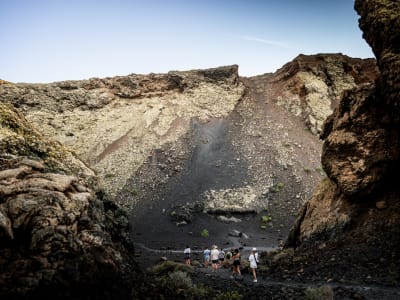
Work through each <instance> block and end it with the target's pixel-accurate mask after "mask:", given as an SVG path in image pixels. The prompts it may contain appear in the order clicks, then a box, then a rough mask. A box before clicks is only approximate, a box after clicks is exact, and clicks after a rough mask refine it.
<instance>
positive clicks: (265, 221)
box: [261, 215, 272, 224]
mask: <svg viewBox="0 0 400 300" xmlns="http://www.w3.org/2000/svg"><path fill="white" fill-rule="evenodd" d="M271 221H272V217H271V216H265V215H264V216H262V217H261V222H263V223H264V224H265V223H268V222H271Z"/></svg>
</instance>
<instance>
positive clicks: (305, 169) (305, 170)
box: [303, 168, 311, 174]
mask: <svg viewBox="0 0 400 300" xmlns="http://www.w3.org/2000/svg"><path fill="white" fill-rule="evenodd" d="M303 170H304V172H306V173H308V174H310V173H311V169H310V168H304V169H303Z"/></svg>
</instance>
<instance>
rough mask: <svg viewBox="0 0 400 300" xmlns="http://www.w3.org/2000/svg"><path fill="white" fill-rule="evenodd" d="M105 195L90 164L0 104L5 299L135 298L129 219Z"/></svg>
mask: <svg viewBox="0 0 400 300" xmlns="http://www.w3.org/2000/svg"><path fill="white" fill-rule="evenodd" d="M102 194H103V192H102V190H101V189H100V187H99V185H98V181H97V177H96V174H95V173H94V172H93V171H92V170H91V169H90V168H89V167H87V165H85V164H84V163H83V162H82V161H80V160H79V159H78V158H76V156H75V155H74V154H73V153H72V152H71V151H69V150H68V149H67V148H65V147H64V146H62V145H61V144H59V143H58V142H54V141H51V140H49V139H46V138H44V137H43V136H42V135H41V134H40V133H39V132H38V131H37V130H35V129H34V128H33V127H32V126H31V125H30V124H29V123H28V122H27V120H26V119H25V118H24V116H23V115H22V114H21V113H20V112H18V110H16V109H15V108H14V107H12V105H10V104H4V103H0V245H1V247H0V270H1V272H0V297H1V298H2V299H3V298H4V299H6V298H8V299H10V298H12V297H15V298H20V297H21V298H22V297H24V298H25V299H29V298H35V297H45V298H46V297H49V296H50V295H51V296H52V297H54V298H56V297H62V298H63V297H67V296H68V295H69V296H70V297H72V298H75V299H78V298H81V299H84V298H85V297H86V296H88V295H90V294H88V293H91V296H93V297H94V298H96V295H94V294H93V293H94V290H98V291H99V293H102V292H103V295H104V292H105V291H107V290H108V291H109V292H111V291H113V290H114V292H116V293H117V294H119V293H121V294H123V293H124V292H126V293H128V294H130V291H127V290H126V287H125V290H124V285H123V284H121V283H122V282H124V281H125V280H126V278H123V271H122V269H125V271H126V272H128V270H129V269H132V267H133V266H132V265H131V266H130V263H131V262H132V261H131V260H130V258H129V255H128V251H129V250H132V248H131V246H130V244H131V243H130V242H129V236H128V219H127V216H126V214H125V213H124V211H122V210H121V209H119V208H118V207H117V206H116V205H115V204H114V203H112V202H110V201H107V200H106V199H104V198H103V196H102ZM104 283H106V284H107V285H104ZM116 286H118V288H116ZM85 287H92V289H91V290H90V291H89V290H85ZM80 289H83V290H80ZM121 291H122V292H121Z"/></svg>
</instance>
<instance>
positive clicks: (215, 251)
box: [210, 245, 219, 272]
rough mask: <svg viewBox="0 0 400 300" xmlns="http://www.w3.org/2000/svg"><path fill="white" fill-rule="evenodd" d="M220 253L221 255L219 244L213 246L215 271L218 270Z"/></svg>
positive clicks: (212, 259) (212, 256) (213, 266)
mask: <svg viewBox="0 0 400 300" xmlns="http://www.w3.org/2000/svg"><path fill="white" fill-rule="evenodd" d="M218 255H219V251H218V247H217V246H215V245H214V246H213V247H212V250H211V255H210V257H211V264H212V268H213V271H214V272H217V270H218V261H219V260H218Z"/></svg>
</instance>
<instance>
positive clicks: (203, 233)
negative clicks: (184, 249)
mask: <svg viewBox="0 0 400 300" xmlns="http://www.w3.org/2000/svg"><path fill="white" fill-rule="evenodd" d="M200 235H201V236H202V237H204V238H206V237H209V235H210V233H209V232H208V230H207V229H203V230H202V231H201V232H200Z"/></svg>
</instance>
